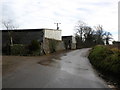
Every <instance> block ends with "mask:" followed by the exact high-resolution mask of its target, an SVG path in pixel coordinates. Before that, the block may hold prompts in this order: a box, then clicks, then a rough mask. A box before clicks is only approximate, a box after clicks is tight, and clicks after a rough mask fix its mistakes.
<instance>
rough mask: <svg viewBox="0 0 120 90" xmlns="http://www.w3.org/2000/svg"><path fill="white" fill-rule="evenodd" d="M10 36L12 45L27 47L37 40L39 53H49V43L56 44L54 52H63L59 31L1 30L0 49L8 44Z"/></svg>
mask: <svg viewBox="0 0 120 90" xmlns="http://www.w3.org/2000/svg"><path fill="white" fill-rule="evenodd" d="M8 32H10V34H11V36H12V42H13V44H23V45H28V44H30V43H31V42H32V41H33V40H37V41H38V42H39V43H40V45H41V52H44V53H46V54H47V53H50V52H51V51H50V44H51V42H54V44H55V43H57V45H56V46H55V49H56V51H58V50H63V49H64V44H63V42H62V39H61V30H55V29H18V30H9V31H8V30H2V48H3V49H4V48H5V47H6V45H8V44H9V43H10V37H9V33H8Z"/></svg>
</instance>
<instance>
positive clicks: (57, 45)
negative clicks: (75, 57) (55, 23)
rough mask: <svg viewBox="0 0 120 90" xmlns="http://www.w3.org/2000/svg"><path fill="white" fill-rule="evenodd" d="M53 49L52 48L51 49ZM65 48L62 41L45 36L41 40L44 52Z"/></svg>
mask: <svg viewBox="0 0 120 90" xmlns="http://www.w3.org/2000/svg"><path fill="white" fill-rule="evenodd" d="M51 49H54V50H51ZM61 50H65V47H64V43H63V41H58V40H54V39H48V38H45V39H44V42H43V51H44V52H45V54H49V53H53V52H56V51H61Z"/></svg>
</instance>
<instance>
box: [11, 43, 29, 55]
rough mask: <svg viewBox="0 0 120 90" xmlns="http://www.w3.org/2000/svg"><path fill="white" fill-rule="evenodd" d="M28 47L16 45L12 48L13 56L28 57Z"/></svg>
mask: <svg viewBox="0 0 120 90" xmlns="http://www.w3.org/2000/svg"><path fill="white" fill-rule="evenodd" d="M26 47H27V46H25V45H22V44H14V45H13V46H10V51H11V52H10V53H11V55H27V53H28V49H27V48H26Z"/></svg>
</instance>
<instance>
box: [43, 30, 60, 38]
mask: <svg viewBox="0 0 120 90" xmlns="http://www.w3.org/2000/svg"><path fill="white" fill-rule="evenodd" d="M44 32H45V34H44V35H45V36H44V37H45V38H50V39H55V40H62V39H61V30H54V29H45V31H44Z"/></svg>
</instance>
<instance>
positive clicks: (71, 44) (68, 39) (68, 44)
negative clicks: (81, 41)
mask: <svg viewBox="0 0 120 90" xmlns="http://www.w3.org/2000/svg"><path fill="white" fill-rule="evenodd" d="M62 41H63V42H64V45H65V48H66V49H76V39H75V37H74V36H62Z"/></svg>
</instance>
